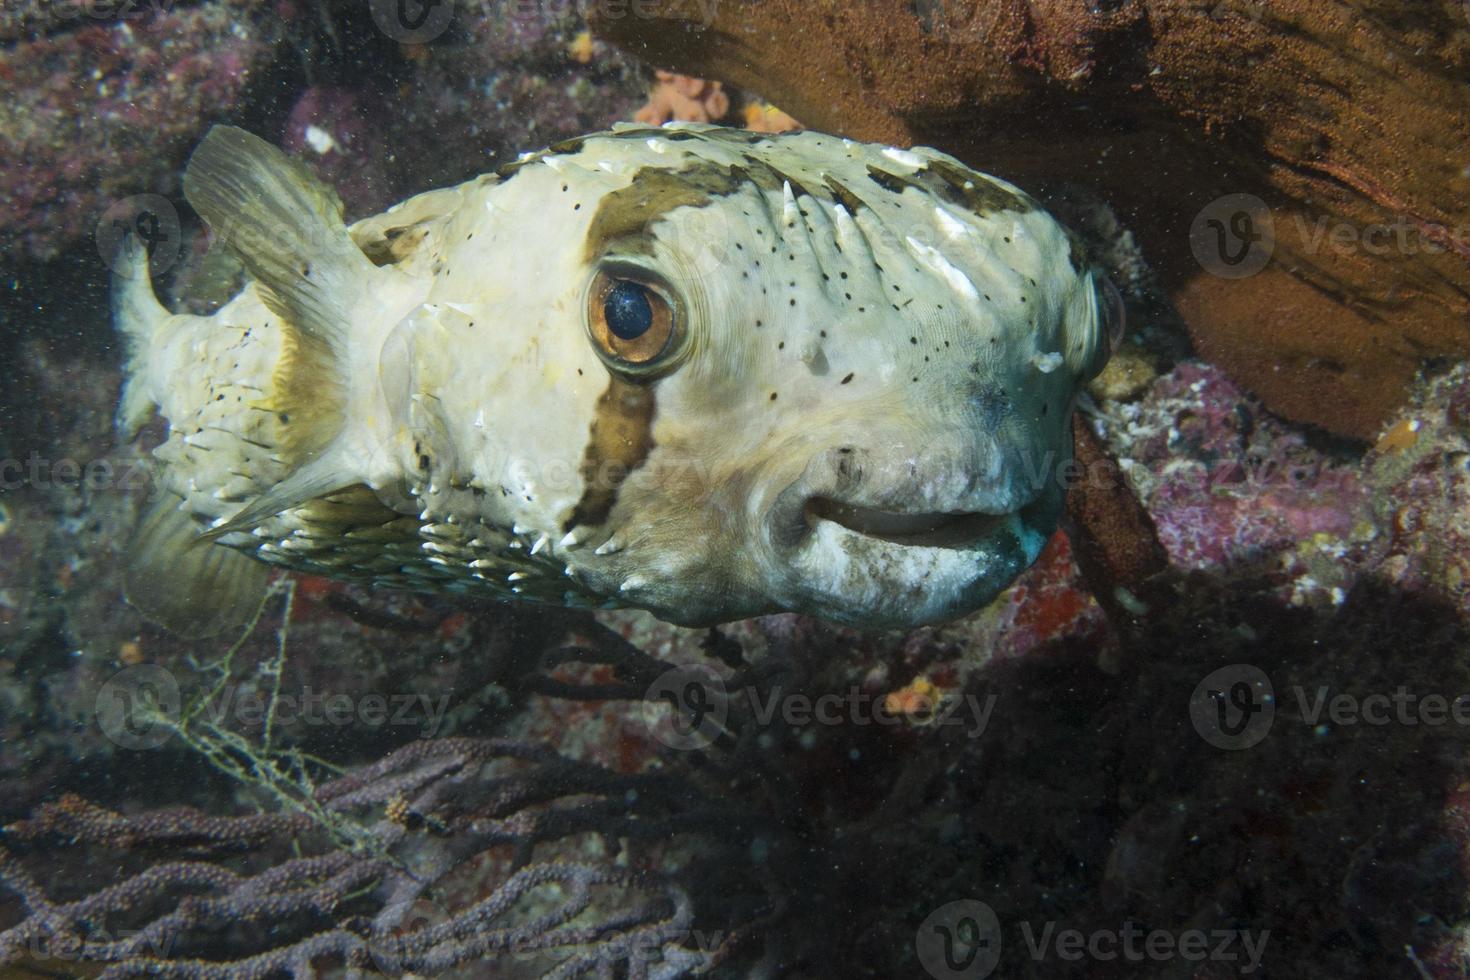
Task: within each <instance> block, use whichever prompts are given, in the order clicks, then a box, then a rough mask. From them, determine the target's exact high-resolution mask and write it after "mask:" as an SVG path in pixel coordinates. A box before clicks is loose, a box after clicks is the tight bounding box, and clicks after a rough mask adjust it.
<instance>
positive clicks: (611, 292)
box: [587, 268, 679, 375]
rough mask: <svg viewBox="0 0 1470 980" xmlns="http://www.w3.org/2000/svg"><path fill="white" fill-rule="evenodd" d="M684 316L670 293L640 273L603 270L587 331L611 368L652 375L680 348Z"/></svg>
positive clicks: (591, 297) (593, 294)
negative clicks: (679, 342) (678, 343)
mask: <svg viewBox="0 0 1470 980" xmlns="http://www.w3.org/2000/svg"><path fill="white" fill-rule="evenodd" d="M678 321H679V316H678V310H677V306H676V304H675V303H674V302H673V301H672V300H670V298H669V293H668V291H667V290H666V289H665V288H664V287H663V286H662V284H660V283H659V282H657V281H655V279H654V277H653V276H651V275H649V274H647V273H645V272H644V271H643V270H641V269H622V268H611V269H604V270H601V271H599V272H598V273H597V275H596V276H595V277H594V278H593V280H592V288H591V289H590V290H589V291H588V294H587V327H588V332H589V333H590V334H591V336H592V342H593V344H594V345H595V346H596V347H597V351H598V353H599V354H601V355H602V358H603V360H605V361H607V362H608V365H609V366H610V367H613V368H615V369H618V370H621V371H623V372H625V373H629V374H643V375H646V374H648V373H649V372H650V371H651V370H657V369H659V368H662V367H664V366H665V365H666V364H667V363H668V361H669V360H670V354H671V353H672V352H673V351H674V350H675V349H676V348H677V346H678V345H677V344H676V343H675V340H676V337H677V335H678V333H679V322H678Z"/></svg>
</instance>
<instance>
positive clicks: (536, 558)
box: [114, 124, 1121, 635]
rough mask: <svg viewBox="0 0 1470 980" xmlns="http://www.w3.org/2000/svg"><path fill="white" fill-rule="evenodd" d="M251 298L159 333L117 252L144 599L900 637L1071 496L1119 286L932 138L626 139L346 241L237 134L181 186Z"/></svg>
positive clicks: (667, 133) (952, 609)
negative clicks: (348, 590) (618, 616)
mask: <svg viewBox="0 0 1470 980" xmlns="http://www.w3.org/2000/svg"><path fill="white" fill-rule="evenodd" d="M184 190H185V194H186V196H187V198H188V200H189V202H190V204H191V205H192V206H193V207H194V208H195V209H196V210H197V211H198V212H199V214H200V215H201V216H202V217H203V218H204V220H205V221H206V222H207V223H208V224H209V225H210V226H211V228H212V229H213V231H214V233H215V234H216V236H217V238H218V239H219V240H221V241H222V242H223V243H224V244H225V245H226V246H227V247H228V248H230V249H231V250H232V251H233V252H234V253H235V254H236V255H238V257H239V259H240V260H241V261H242V263H243V265H244V267H245V270H246V272H247V273H248V275H249V281H248V283H247V284H246V285H245V286H244V288H243V289H242V290H241V291H240V292H239V293H238V295H236V296H235V297H234V298H233V299H232V300H230V301H229V302H228V303H227V304H226V305H225V306H223V307H222V308H220V309H219V310H218V311H217V312H215V313H214V314H213V315H211V316H193V315H186V314H177V315H173V314H170V313H169V312H168V310H166V309H165V308H164V307H163V306H162V305H161V304H160V303H159V302H158V301H157V299H155V297H154V294H153V292H152V289H151V286H150V285H149V281H148V277H147V275H146V272H145V266H146V263H145V262H143V261H142V259H141V256H140V255H139V254H136V253H135V252H130V253H129V254H128V255H125V256H123V257H122V259H120V261H119V263H118V269H119V273H118V276H117V282H116V287H115V300H114V306H115V315H116V319H117V322H118V324H119V326H120V329H121V331H122V333H123V334H124V335H125V337H126V339H127V342H128V351H129V354H128V362H127V380H126V385H125V388H124V393H123V397H122V402H121V405H120V408H119V411H118V423H119V427H120V429H121V431H122V433H123V435H124V437H125V438H127V439H133V438H136V436H137V433H138V432H139V430H140V428H141V426H142V425H143V423H145V422H146V421H147V420H148V419H149V418H150V417H151V416H152V414H153V413H154V412H155V410H156V411H157V412H158V414H160V415H162V416H163V417H164V418H165V419H166V420H167V422H168V436H167V440H166V441H165V442H164V443H163V444H162V445H161V446H160V447H159V448H158V449H156V450H155V454H156V456H157V458H158V460H160V461H161V463H162V464H163V465H162V467H161V479H160V480H159V483H160V487H159V492H158V494H157V499H156V501H155V502H154V504H153V505H152V507H151V509H150V511H149V512H148V513H147V514H146V515H145V517H144V518H143V520H142V522H141V524H140V526H139V529H138V531H137V533H136V535H135V539H134V542H133V544H132V547H131V554H130V556H129V569H128V581H127V589H128V595H129V598H130V599H131V600H132V601H133V602H134V603H135V604H136V605H138V606H139V607H140V608H141V609H142V610H143V611H144V612H145V613H146V614H148V615H150V616H152V617H153V618H155V619H158V620H160V621H161V622H163V623H165V624H166V625H171V626H173V627H174V628H175V629H178V630H179V631H180V632H184V633H186V634H187V633H192V634H194V635H203V634H206V633H208V632H211V631H216V630H217V629H218V628H219V627H220V625H221V624H226V623H229V622H232V621H237V620H239V619H241V618H243V616H244V614H245V613H246V612H247V611H248V610H250V609H252V608H253V607H254V604H255V602H256V601H257V600H258V598H259V596H260V594H261V590H262V589H263V588H264V586H265V582H266V569H267V566H268V565H276V566H285V567H287V568H290V569H296V570H299V571H303V572H307V573H311V574H319V575H327V576H334V577H340V578H346V579H353V580H358V581H365V582H368V583H372V584H375V585H379V586H383V587H392V588H405V589H412V590H419V591H433V592H446V593H480V594H486V595H489V596H492V597H512V596H522V597H528V598H535V599H540V600H545V601H550V602H554V603H559V604H566V605H573V606H584V607H586V606H597V607H615V606H631V607H640V608H643V609H647V610H650V611H651V612H652V613H654V614H655V615H656V616H658V617H660V618H662V619H665V620H668V621H671V622H674V623H678V624H685V625H706V624H713V623H718V622H723V621H728V620H731V619H736V618H742V617H748V616H752V615H759V614H765V613H770V612H775V611H799V612H804V613H808V614H812V615H815V616H818V617H822V618H825V619H827V620H830V621H834V622H838V623H845V624H851V625H855V626H859V627H911V626H915V625H919V624H927V623H934V622H938V621H943V620H947V619H950V618H953V617H956V616H959V615H961V614H963V613H966V612H968V611H971V610H974V609H976V608H978V607H980V606H982V605H984V604H986V603H988V602H990V601H991V600H992V599H993V598H994V597H995V596H996V595H997V594H998V593H999V592H1000V591H1001V590H1002V589H1004V588H1005V587H1006V586H1007V585H1008V584H1009V583H1010V582H1011V581H1012V580H1013V579H1014V578H1015V577H1016V576H1017V575H1018V574H1019V573H1020V572H1021V571H1022V570H1023V569H1025V568H1026V567H1027V566H1028V565H1029V564H1030V563H1031V562H1033V561H1034V560H1035V559H1036V557H1037V555H1038V553H1039V552H1040V551H1041V548H1042V546H1043V544H1044V543H1045V542H1046V540H1047V538H1048V537H1049V535H1050V533H1051V532H1052V531H1053V530H1054V528H1055V525H1056V522H1057V519H1058V516H1059V512H1060V509H1061V505H1062V497H1063V492H1062V486H1061V484H1060V483H1059V482H1058V480H1057V479H1056V473H1057V470H1058V468H1059V467H1060V466H1061V465H1062V464H1064V463H1066V462H1067V461H1068V460H1069V459H1070V455H1069V454H1070V447H1071V414H1072V407H1073V402H1074V399H1075V396H1076V394H1077V391H1078V388H1079V386H1080V385H1081V384H1082V383H1084V382H1085V381H1086V380H1088V379H1090V378H1091V377H1093V376H1094V375H1095V374H1096V373H1097V372H1098V371H1099V370H1100V369H1101V367H1102V365H1103V363H1104V361H1105V360H1106V359H1107V356H1108V351H1109V347H1110V346H1111V344H1112V343H1113V342H1114V341H1115V340H1116V337H1117V332H1118V330H1119V328H1120V326H1121V318H1120V312H1119V310H1118V304H1117V302H1116V294H1115V293H1111V287H1110V286H1108V285H1107V282H1106V279H1105V277H1104V276H1103V275H1102V274H1101V273H1100V272H1099V271H1098V270H1097V269H1096V268H1095V267H1093V266H1092V265H1090V264H1089V263H1088V261H1087V259H1086V258H1085V255H1084V250H1083V248H1082V246H1081V245H1080V243H1079V242H1078V240H1077V239H1076V238H1075V237H1074V236H1072V235H1071V234H1069V233H1068V232H1067V231H1066V230H1065V229H1064V228H1063V227H1062V226H1061V225H1060V224H1059V223H1058V222H1057V221H1056V220H1055V219H1054V218H1053V217H1051V216H1050V215H1049V214H1047V213H1046V212H1045V211H1044V210H1043V209H1042V208H1041V207H1039V206H1038V204H1037V203H1036V201H1034V200H1033V199H1032V198H1031V197H1028V196H1027V195H1026V194H1024V193H1022V192H1021V191H1019V190H1017V189H1016V188H1015V187H1013V186H1012V185H1010V184H1008V183H1006V182H1005V181H1002V180H999V179H997V178H995V177H990V176H986V175H984V174H981V173H978V172H976V171H974V170H971V169H969V168H968V167H966V166H964V165H963V164H961V163H960V162H959V161H957V160H955V159H954V158H953V157H950V156H947V155H945V154H943V153H940V152H938V151H935V150H932V149H928V148H914V149H899V148H895V147H891V146H881V145H873V144H866V143H859V142H854V141H851V140H847V139H842V138H838V137H835V136H829V135H824V134H821V133H816V132H800V133H794V134H785V135H762V134H755V133H748V132H744V131H739V130H732V129H725V128H721V127H715V126H704V125H687V124H686V125H673V126H666V127H662V128H648V127H639V126H621V127H617V128H614V129H613V130H612V131H610V132H604V133H598V134H594V135H590V136H585V137H582V138H578V139H572V140H569V141H566V142H563V143H559V144H557V145H554V146H552V147H551V148H550V149H547V150H544V151H541V152H537V153H531V154H525V155H523V156H522V157H520V158H519V159H518V160H517V161H516V162H514V163H513V164H510V165H508V166H506V167H504V168H502V169H501V170H500V172H499V173H498V174H494V175H486V176H482V177H479V178H477V179H474V180H470V181H468V182H466V183H463V184H460V185H458V186H455V187H450V188H446V189H441V190H433V191H429V192H427V193H424V194H420V195H418V196H416V197H413V198H410V199H408V200H406V201H404V202H403V203H401V204H399V205H397V206H395V207H393V208H392V209H390V210H388V211H386V212H385V213H383V214H379V215H377V216H375V217H370V218H367V219H365V220H362V221H359V222H357V223H356V224H353V225H351V226H350V227H349V226H348V225H346V224H344V221H343V218H342V214H343V209H342V206H341V203H340V201H339V200H338V198H337V196H336V195H335V194H334V193H333V192H332V191H331V190H330V189H329V188H327V187H326V186H325V185H323V184H321V183H319V182H318V181H317V180H316V179H315V178H314V177H313V176H312V175H311V174H310V173H309V171H308V170H306V168H305V167H304V166H303V165H301V164H300V163H298V162H296V161H294V160H292V159H290V158H288V157H287V156H286V155H285V154H283V153H282V152H281V151H280V150H278V149H276V148H275V147H273V146H271V145H270V144H268V143H266V142H264V141H263V140H260V139H258V138H256V137H254V136H252V135H250V134H248V133H246V132H244V131H243V130H240V129H235V128H230V127H215V128H214V129H213V130H212V131H211V132H210V133H209V134H208V135H207V136H206V137H205V139H204V140H203V142H202V143H201V144H200V146H199V147H198V148H197V150H196V151H195V153H194V154H193V157H192V158H191V160H190V162H189V166H188V169H187V171H186V173H185V177H184Z"/></svg>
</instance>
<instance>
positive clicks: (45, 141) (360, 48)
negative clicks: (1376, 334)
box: [0, 0, 643, 261]
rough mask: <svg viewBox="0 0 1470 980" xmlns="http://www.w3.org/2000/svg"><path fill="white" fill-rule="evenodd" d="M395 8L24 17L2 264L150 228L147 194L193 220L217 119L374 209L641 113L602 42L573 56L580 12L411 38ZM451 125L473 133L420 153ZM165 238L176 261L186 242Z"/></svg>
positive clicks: (1, 150)
mask: <svg viewBox="0 0 1470 980" xmlns="http://www.w3.org/2000/svg"><path fill="white" fill-rule="evenodd" d="M395 6H396V5H394V4H391V3H390V4H383V3H374V4H337V3H305V2H300V3H298V2H296V0H285V2H281V3H275V4H257V3H250V2H244V0H204V2H201V3H197V4H187V5H184V4H179V5H175V4H173V3H150V2H143V3H123V2H117V3H113V2H105V3H102V2H93V0H75V2H70V0H68V2H63V3H54V4H52V3H31V2H26V3H20V4H15V5H11V6H7V8H6V11H5V14H4V15H3V20H0V78H4V79H5V81H6V83H7V90H8V91H9V92H11V93H13V94H12V96H11V97H10V98H8V99H7V100H6V102H5V105H4V106H3V108H0V123H3V126H0V164H3V166H0V174H3V176H0V227H3V229H4V232H3V235H0V257H4V258H7V259H9V260H12V261H14V260H21V259H51V258H54V257H56V256H57V255H58V254H59V253H61V252H62V250H63V249H65V248H66V247H67V246H70V245H72V244H74V243H76V242H78V241H82V240H85V239H86V238H88V237H90V236H93V235H94V233H98V232H97V229H98V223H99V221H105V222H106V223H107V224H109V225H110V224H111V223H112V222H114V221H124V222H127V221H130V220H132V219H134V218H135V217H136V215H135V212H134V211H133V210H131V209H130V208H129V207H128V205H127V204H126V202H127V201H128V199H129V198H133V197H136V196H137V195H143V194H150V195H160V196H161V197H162V198H163V199H165V201H166V202H167V206H170V207H172V208H173V209H174V214H173V220H175V221H177V220H179V219H181V218H183V219H186V218H187V209H185V208H184V207H183V206H182V203H181V200H180V196H179V194H178V170H179V167H180V165H181V164H182V162H183V160H184V158H185V157H186V156H187V154H188V152H189V150H190V149H192V147H193V145H194V143H195V142H197V140H198V138H199V136H200V135H201V134H202V133H203V131H204V130H205V129H206V128H207V126H208V124H209V123H210V122H213V121H217V120H220V119H229V120H231V121H235V122H238V123H240V124H243V125H245V126H247V127H248V128H251V129H254V130H256V131H259V132H262V133H263V134H265V135H267V136H271V137H276V136H281V137H282V142H283V143H285V144H286V145H288V146H289V147H290V148H291V149H292V150H293V151H294V152H298V153H299V154H300V155H302V156H303V157H305V158H307V159H309V160H311V161H313V162H314V163H316V164H318V165H319V167H320V169H321V170H322V171H323V172H324V173H325V174H327V175H329V176H330V177H332V178H334V179H336V180H338V181H339V190H340V192H341V193H342V195H343V198H344V200H345V201H346V202H347V204H348V206H349V208H350V209H352V210H353V212H354V213H355V214H363V213H367V212H369V211H371V210H375V209H377V208H378V207H380V206H382V205H385V204H387V203H391V202H392V201H395V200H398V199H401V198H402V197H404V196H406V195H407V194H409V193H412V192H416V191H419V190H424V189H426V188H428V187H430V186H434V185H437V184H443V183H449V182H453V181H458V180H463V179H466V178H467V177H469V176H472V175H474V174H478V173H483V172H484V171H486V170H488V169H491V168H492V166H493V164H494V163H495V162H497V161H499V162H504V160H506V159H508V158H509V157H510V156H512V155H514V154H515V153H519V152H521V151H523V150H526V149H532V148H535V147H539V146H542V145H545V144H547V143H550V142H555V141H556V140H557V139H561V138H565V137H567V136H571V135H574V134H578V133H582V132H586V131H588V130H591V129H597V128H599V127H602V126H605V125H606V124H607V123H608V122H609V121H611V120H613V119H619V118H629V117H630V115H631V113H632V111H633V109H634V107H635V106H636V105H637V99H638V96H639V93H640V91H641V89H642V87H643V85H642V82H641V80H640V78H639V76H638V74H637V72H636V71H635V70H634V69H633V67H632V66H631V64H630V63H629V62H627V61H626V60H625V59H623V58H622V57H621V56H620V55H618V54H617V53H616V52H614V51H612V50H610V49H608V48H607V46H606V45H590V41H589V47H588V49H587V52H586V57H585V58H573V57H572V56H571V55H569V53H568V44H569V42H570V40H571V39H572V38H574V36H575V35H576V33H577V30H578V27H579V25H580V23H581V22H580V20H579V19H578V17H577V16H576V11H575V9H574V8H573V7H572V6H570V5H568V6H566V7H564V8H563V7H553V6H545V7H543V6H536V7H535V8H534V9H532V8H531V7H528V6H527V5H524V4H516V3H513V2H510V0H479V2H476V3H466V4H457V5H455V6H454V7H453V8H452V9H453V16H452V17H451V18H449V19H448V20H446V21H443V22H440V21H437V20H436V21H434V22H432V23H430V24H426V25H425V29H426V31H427V34H431V35H432V36H419V35H418V34H415V33H413V32H410V31H408V29H407V28H404V27H402V26H401V25H399V24H398V23H397V22H396V20H395V19H394V13H393V11H394V9H395ZM12 7H13V8H14V9H12ZM445 9H446V10H448V9H451V8H448V7H446V8H445ZM379 21H382V22H381V23H379ZM429 28H432V30H428V29H429ZM348 79H350V84H345V82H346V80H348ZM365 79H366V81H365ZM446 128H452V130H453V131H455V132H458V133H459V134H460V139H459V140H456V141H445V142H443V143H442V145H440V147H439V149H438V150H437V151H436V152H435V153H433V154H423V153H420V152H417V148H418V147H421V146H423V145H424V144H425V143H426V142H428V141H429V140H431V139H432V138H433V137H434V136H435V135H437V134H439V133H442V132H444V131H446ZM308 131H310V136H309V137H308ZM282 134H283V136H282ZM395 151H398V152H395ZM170 230H171V231H172V232H173V234H174V235H175V236H177V234H178V231H177V229H176V228H172V229H170ZM99 234H100V233H99ZM102 237H104V238H105V235H104V236H102ZM165 244H167V245H169V246H171V247H173V248H174V249H175V253H174V255H175V257H177V251H176V250H177V248H178V247H179V246H180V244H181V243H180V242H179V241H177V240H176V238H175V239H174V240H170V241H167V242H166V243H165ZM99 245H100V246H103V247H105V245H106V242H105V241H103V242H99ZM103 257H104V258H108V257H110V256H107V255H104V256H103Z"/></svg>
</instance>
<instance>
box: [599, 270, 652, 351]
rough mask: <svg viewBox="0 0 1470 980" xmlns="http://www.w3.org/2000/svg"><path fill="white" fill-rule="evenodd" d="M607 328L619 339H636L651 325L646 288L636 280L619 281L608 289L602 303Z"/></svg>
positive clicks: (650, 312)
mask: <svg viewBox="0 0 1470 980" xmlns="http://www.w3.org/2000/svg"><path fill="white" fill-rule="evenodd" d="M602 315H603V316H604V317H606V318H607V328H608V329H609V330H611V331H612V333H613V336H614V337H616V338H618V339H619V340H637V339H638V338H639V337H641V336H643V335H644V334H645V333H647V332H648V328H649V327H651V326H653V307H652V306H650V305H649V303H648V290H647V289H646V288H644V287H643V286H640V285H638V284H637V283H636V282H620V283H618V284H617V285H616V286H614V287H613V288H612V289H611V290H609V291H608V294H607V299H606V300H604V301H603V304H602Z"/></svg>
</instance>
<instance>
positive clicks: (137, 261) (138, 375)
mask: <svg viewBox="0 0 1470 980" xmlns="http://www.w3.org/2000/svg"><path fill="white" fill-rule="evenodd" d="M169 315H170V314H169V312H168V310H167V309H166V308H164V305H163V304H162V303H160V302H159V301H158V299H157V297H155V296H154V295H153V283H152V282H151V281H150V279H149V276H148V252H147V250H146V249H144V247H143V244H142V243H141V242H139V241H138V240H137V239H135V238H133V237H132V236H127V237H125V238H124V239H123V241H122V244H121V246H119V248H118V252H117V255H116V256H115V257H114V259H113V264H112V318H113V322H114V323H115V324H116V325H117V329H118V330H119V331H121V333H122V335H123V339H124V342H125V343H126V345H127V361H126V366H125V369H124V377H125V378H126V381H125V382H124V384H123V394H122V401H121V402H120V403H119V404H118V407H117V429H118V434H119V435H120V436H121V438H122V440H123V441H124V442H131V441H132V440H133V439H134V438H135V437H136V436H137V435H138V430H139V429H140V428H142V426H143V423H144V422H146V421H148V416H149V415H150V414H152V412H153V409H154V406H155V399H154V397H153V393H152V389H151V387H150V386H149V383H148V358H149V355H150V352H151V351H152V348H153V340H154V336H155V335H156V334H157V333H158V328H159V326H161V325H162V324H163V322H164V321H165V320H167V319H168V318H169Z"/></svg>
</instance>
